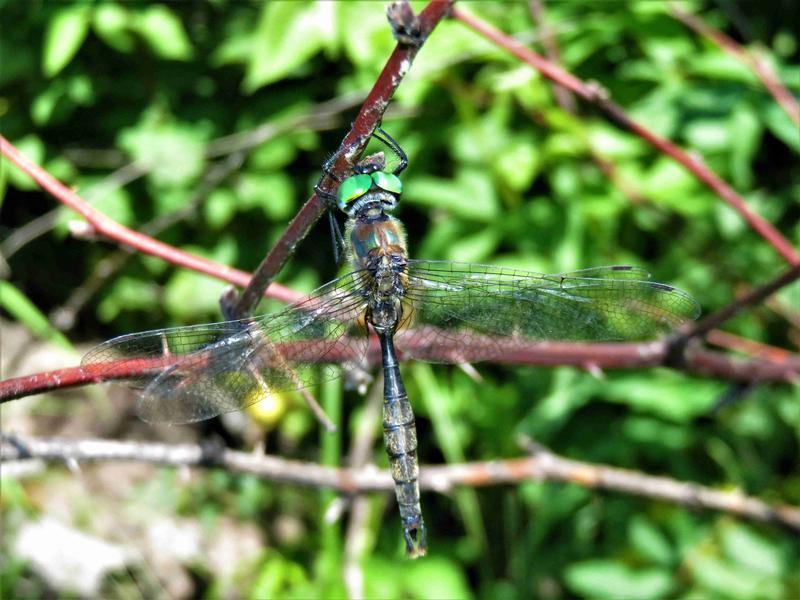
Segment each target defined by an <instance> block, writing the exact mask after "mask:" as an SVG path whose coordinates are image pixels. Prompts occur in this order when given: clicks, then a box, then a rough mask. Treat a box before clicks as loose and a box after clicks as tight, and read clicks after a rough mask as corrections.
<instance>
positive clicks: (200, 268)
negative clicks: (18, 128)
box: [0, 135, 300, 302]
mask: <svg viewBox="0 0 800 600" xmlns="http://www.w3.org/2000/svg"><path fill="white" fill-rule="evenodd" d="M0 151H1V152H2V153H3V154H4V155H5V156H6V157H8V159H9V160H10V161H11V162H13V163H14V164H15V165H17V167H19V168H20V169H21V170H22V171H23V172H25V173H26V174H28V175H29V176H30V177H31V178H32V179H33V180H34V181H35V182H36V183H38V184H39V186H41V188H42V189H44V190H45V191H47V192H49V193H50V194H52V195H53V197H54V198H56V200H58V201H59V202H61V203H62V204H65V205H66V206H68V207H70V208H71V209H72V210H74V211H75V212H77V213H78V214H80V215H81V216H82V217H83V218H85V219H86V221H87V222H88V223H89V224H90V225H91V226H92V229H93V232H94V233H97V234H99V235H102V236H104V237H106V238H108V239H111V240H115V241H117V242H119V243H121V244H123V245H125V246H129V247H131V248H133V249H135V250H139V251H141V252H144V253H145V254H150V255H152V256H157V257H159V258H162V259H164V260H166V261H167V262H170V263H172V264H174V265H178V266H181V267H186V268H187V269H192V270H193V271H197V272H199V273H205V274H206V275H210V276H211V277H215V278H217V279H221V280H222V281H227V282H229V283H232V284H234V285H238V286H245V285H247V284H248V282H249V281H250V275H249V274H248V273H245V272H244V271H240V270H238V269H234V268H232V267H228V266H225V265H220V264H218V263H215V262H213V261H210V260H207V259H205V258H202V257H200V256H196V255H194V254H190V253H189V252H184V251H183V250H178V249H177V248H175V247H173V246H170V245H168V244H164V243H163V242H159V241H158V240H154V239H153V238H151V237H148V236H146V235H143V234H141V233H139V232H137V231H134V230H132V229H129V228H127V227H125V226H124V225H120V224H119V223H117V222H115V221H113V220H112V219H110V218H109V217H107V216H106V215H104V214H103V213H101V212H100V211H98V210H96V209H95V208H93V207H92V206H91V205H89V203H87V202H86V201H85V200H84V199H83V198H81V197H80V196H79V195H78V194H76V193H75V192H74V191H72V190H71V189H70V188H68V187H67V186H65V185H64V184H63V183H61V182H60V181H58V180H57V179H56V178H55V177H53V176H52V175H50V174H49V173H48V172H47V171H45V170H44V169H42V168H41V167H40V166H39V165H37V164H35V163H33V162H32V161H30V160H28V159H27V158H26V157H25V156H24V155H23V154H22V153H21V152H20V151H19V150H18V149H17V148H16V147H14V145H13V144H11V142H9V141H8V140H7V139H6V138H5V137H3V136H2V135H0ZM268 295H269V296H270V297H272V298H276V299H278V300H282V301H284V302H291V301H293V300H297V298H298V297H300V294H298V293H297V292H295V291H293V290H290V289H289V288H287V287H284V286H282V285H278V284H275V285H273V286H272V287H270V289H269V292H268Z"/></svg>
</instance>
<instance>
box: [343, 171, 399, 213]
mask: <svg viewBox="0 0 800 600" xmlns="http://www.w3.org/2000/svg"><path fill="white" fill-rule="evenodd" d="M402 192H403V183H402V182H401V181H400V178H399V177H398V176H397V175H395V174H394V173H389V172H387V171H373V172H371V173H357V174H355V175H351V176H350V177H348V178H347V179H345V180H344V181H343V182H342V184H341V185H340V186H339V191H338V192H337V194H336V199H337V204H338V206H339V209H340V210H341V211H342V212H344V213H345V214H346V215H347V216H348V217H353V216H354V215H356V214H357V213H359V212H360V211H362V210H364V209H365V208H367V207H369V206H371V205H375V206H376V207H380V208H382V209H383V210H389V211H391V210H393V209H394V208H395V206H397V202H398V200H399V197H400V194H401V193H402Z"/></svg>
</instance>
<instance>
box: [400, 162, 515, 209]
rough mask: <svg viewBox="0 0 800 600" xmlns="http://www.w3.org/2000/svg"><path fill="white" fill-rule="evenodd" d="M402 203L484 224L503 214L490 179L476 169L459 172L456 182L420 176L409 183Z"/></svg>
mask: <svg viewBox="0 0 800 600" xmlns="http://www.w3.org/2000/svg"><path fill="white" fill-rule="evenodd" d="M403 201H404V202H407V203H409V204H411V203H413V204H416V205H419V206H427V207H430V208H436V209H444V210H447V211H449V212H451V213H452V214H453V215H454V216H458V217H463V218H466V219H474V220H476V221H481V222H488V221H491V220H493V219H494V217H495V216H496V215H497V214H498V212H499V210H500V205H499V202H498V199H497V192H496V189H495V187H494V183H493V182H492V179H491V175H490V174H489V173H487V172H486V170H485V169H479V168H477V167H476V168H462V169H460V170H459V172H458V174H457V175H456V178H455V180H451V179H441V178H438V177H431V176H421V177H416V178H414V179H413V180H410V181H407V182H406V183H405V192H404V194H403Z"/></svg>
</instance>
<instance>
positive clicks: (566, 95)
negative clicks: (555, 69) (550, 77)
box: [528, 0, 577, 113]
mask: <svg viewBox="0 0 800 600" xmlns="http://www.w3.org/2000/svg"><path fill="white" fill-rule="evenodd" d="M528 9H529V10H530V12H531V16H532V17H533V20H534V22H535V24H536V25H537V26H538V29H539V32H540V35H541V37H542V46H544V53H545V56H547V59H548V60H549V61H551V62H552V63H553V64H556V65H557V64H560V63H561V52H560V51H559V49H558V42H557V41H556V36H555V34H554V33H553V29H552V28H551V27H550V24H549V23H548V22H547V18H546V17H545V14H544V2H543V1H542V0H528ZM553 92H554V93H555V96H556V102H557V103H558V105H559V106H560V107H561V108H562V109H564V110H565V111H567V112H568V113H574V112H575V109H576V108H577V107H576V104H575V98H574V97H573V95H572V93H571V92H570V91H569V90H568V89H567V88H565V87H564V86H562V85H559V84H558V83H556V84H555V85H554V86H553Z"/></svg>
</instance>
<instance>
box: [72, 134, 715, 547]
mask: <svg viewBox="0 0 800 600" xmlns="http://www.w3.org/2000/svg"><path fill="white" fill-rule="evenodd" d="M379 131H380V130H379ZM375 136H376V137H377V138H378V139H379V140H381V141H382V142H383V143H384V144H386V145H387V146H388V147H389V148H390V149H391V150H392V151H393V152H394V153H395V154H396V155H397V157H398V158H399V164H398V165H397V167H396V168H394V169H392V170H388V169H386V168H385V163H384V161H383V160H382V159H381V160H375V159H372V160H365V161H362V162H361V163H359V164H358V165H356V166H355V167H354V169H353V175H351V176H349V177H348V178H346V179H345V180H344V181H342V182H341V184H340V185H339V188H338V192H337V194H336V195H331V194H324V193H323V194H324V196H325V197H326V198H327V199H328V200H329V201H330V202H331V203H332V205H335V206H337V207H338V208H339V209H341V210H342V211H343V212H344V213H345V214H346V215H347V217H348V223H347V228H346V234H345V244H346V251H347V253H348V255H349V257H350V262H351V265H352V269H353V270H352V271H351V272H350V273H348V274H346V275H344V276H342V277H339V278H337V279H335V280H333V281H331V282H329V283H327V284H325V285H323V286H322V287H320V288H317V289H316V290H315V291H313V292H311V293H310V294H309V295H308V296H307V297H306V298H304V299H303V300H301V301H299V302H297V303H295V304H293V305H291V306H288V307H287V308H285V309H284V310H281V311H280V312H277V313H273V314H265V315H262V316H257V317H252V318H246V319H240V320H235V321H226V322H221V323H211V324H208V325H196V326H190V327H176V328H171V329H160V330H156V331H146V332H143V333H132V334H128V335H123V336H121V337H118V338H114V339H112V340H109V341H107V342H105V343H103V344H101V345H99V346H97V347H96V348H94V349H93V350H91V351H90V352H89V353H88V354H87V355H86V356H85V357H84V359H83V365H84V366H87V365H91V366H92V368H93V369H95V370H97V369H98V368H99V369H102V368H103V367H104V366H105V365H107V366H108V368H109V369H110V368H112V366H117V367H118V366H119V363H120V361H124V363H125V364H126V365H127V366H128V367H130V368H131V370H132V371H136V372H137V374H136V375H135V376H133V377H129V378H128V379H126V380H125V383H127V384H128V385H131V386H133V387H135V388H138V389H139V391H140V400H139V405H138V409H139V414H140V416H141V417H142V418H143V419H144V420H146V421H151V422H167V423H189V422H194V421H201V420H204V419H209V418H211V417H214V416H216V415H219V414H222V413H225V412H229V411H234V410H240V409H242V408H244V407H246V406H248V405H250V404H253V403H255V402H257V401H259V400H260V399H262V398H264V397H266V396H267V395H268V394H271V393H275V392H279V391H285V390H302V389H305V388H309V387H313V386H316V385H317V384H319V383H320V382H322V381H325V380H329V379H331V378H334V377H338V376H339V374H340V368H339V365H340V364H341V363H342V362H345V361H353V360H361V359H363V358H364V357H365V356H366V353H367V351H368V348H369V346H370V344H369V340H370V335H371V334H374V336H376V337H377V339H378V341H379V345H380V352H381V359H382V364H383V375H384V404H383V432H384V441H385V445H386V451H387V453H388V455H389V462H390V464H391V471H392V477H393V478H394V481H395V490H396V496H397V501H398V505H399V508H400V517H401V520H402V525H403V532H404V537H405V543H406V550H407V553H408V554H409V556H412V557H416V556H421V555H423V554H425V552H426V549H427V544H426V534H425V526H424V523H423V519H422V512H421V508H420V497H419V486H418V482H417V479H418V472H419V467H418V463H417V436H416V427H415V422H414V413H413V411H412V408H411V404H410V402H409V399H408V395H407V393H406V390H405V387H404V385H403V379H402V377H401V374H400V368H399V359H398V356H399V355H402V357H403V358H417V359H420V360H428V361H435V362H451V363H458V362H467V361H479V360H492V359H500V358H502V357H504V356H507V355H509V354H510V353H513V352H514V351H515V350H517V349H521V348H523V347H524V346H525V345H529V344H530V343H531V342H535V341H543V340H560V341H611V340H644V339H649V338H654V337H657V336H660V335H663V334H666V333H668V332H669V331H671V330H673V329H674V328H675V327H677V326H678V325H680V324H682V323H684V322H686V321H688V320H691V319H694V318H696V317H697V316H698V314H699V307H698V304H697V302H695V300H694V299H693V298H692V297H691V296H689V295H688V294H686V293H685V292H682V291H681V290H678V289H676V288H674V287H672V286H669V285H665V284H663V283H656V282H651V281H648V278H649V274H648V273H647V272H646V271H644V270H642V269H640V268H637V267H631V266H609V267H597V268H592V269H584V270H581V271H574V272H570V273H561V274H556V275H545V274H542V273H534V272H529V271H520V270H515V269H507V268H501V267H494V266H490V265H482V264H466V263H457V262H445V261H428V260H414V259H411V258H409V257H408V252H407V248H406V236H405V231H404V228H403V225H402V224H401V223H400V221H399V220H398V219H397V218H395V217H394V216H392V215H391V212H392V211H393V210H394V209H395V208H396V206H397V204H398V202H399V199H400V195H401V193H402V183H401V181H400V179H399V177H398V175H399V174H400V172H401V171H402V170H403V169H404V168H405V166H406V165H407V159H406V156H405V154H404V153H403V151H402V149H400V147H399V146H398V145H397V143H396V142H394V140H392V139H391V138H390V137H389V136H388V135H387V134H385V133H384V132H382V131H380V133H376V134H375ZM318 193H320V190H318Z"/></svg>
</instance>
